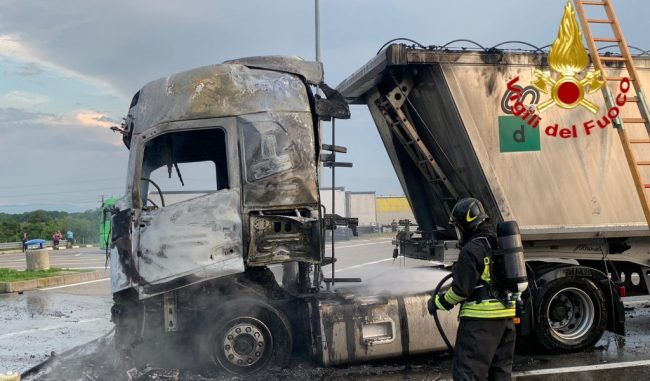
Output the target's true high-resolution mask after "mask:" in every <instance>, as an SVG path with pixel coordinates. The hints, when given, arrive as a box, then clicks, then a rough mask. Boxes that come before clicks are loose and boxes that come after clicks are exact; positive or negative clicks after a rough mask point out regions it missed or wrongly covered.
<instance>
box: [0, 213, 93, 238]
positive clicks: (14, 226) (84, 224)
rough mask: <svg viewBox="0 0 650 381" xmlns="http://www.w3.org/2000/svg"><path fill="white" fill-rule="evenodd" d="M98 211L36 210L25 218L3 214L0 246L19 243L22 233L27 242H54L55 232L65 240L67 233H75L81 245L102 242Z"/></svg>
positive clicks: (24, 215)
mask: <svg viewBox="0 0 650 381" xmlns="http://www.w3.org/2000/svg"><path fill="white" fill-rule="evenodd" d="M100 216H101V211H100V210H99V209H95V210H86V211H85V212H81V213H67V212H59V211H46V210H35V211H33V212H26V213H22V214H7V213H0V242H19V241H21V240H22V237H23V233H27V238H28V239H35V238H40V239H45V240H50V239H52V234H54V232H55V231H57V230H58V231H60V232H61V234H62V236H63V238H64V239H65V233H66V232H67V231H68V230H72V232H74V238H75V241H76V242H78V243H97V242H99V223H100Z"/></svg>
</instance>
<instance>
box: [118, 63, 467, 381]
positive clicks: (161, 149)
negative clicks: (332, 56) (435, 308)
mask: <svg viewBox="0 0 650 381" xmlns="http://www.w3.org/2000/svg"><path fill="white" fill-rule="evenodd" d="M312 87H318V88H320V89H322V91H323V93H324V94H325V95H326V98H321V97H319V96H315V95H314V94H313V93H312ZM348 116H349V109H348V105H347V103H346V102H345V100H344V99H343V98H342V97H341V96H340V94H339V93H338V92H337V91H334V90H332V89H331V88H329V87H328V86H327V85H325V84H324V83H323V71H322V66H321V64H320V63H314V62H306V61H303V60H301V59H298V58H291V57H255V58H247V59H240V60H236V61H229V62H226V63H224V64H220V65H211V66H206V67H201V68H198V69H194V70H189V71H186V72H182V73H179V74H176V75H173V76H170V77H167V78H162V79H159V80H156V81H153V82H151V83H149V84H147V85H145V86H144V87H143V88H142V89H141V90H140V91H138V92H137V93H136V94H135V96H134V97H133V100H132V102H131V106H130V109H129V113H128V116H127V117H126V118H125V121H124V123H123V126H122V128H120V129H117V130H119V131H120V132H121V133H122V134H123V140H124V143H125V145H126V146H127V147H128V148H129V150H130V157H129V164H128V166H129V167H128V179H127V187H126V195H125V196H124V197H123V198H122V199H120V200H118V202H117V203H116V204H115V207H114V208H113V209H112V232H111V237H112V244H111V247H110V252H109V255H110V264H111V286H112V291H113V295H114V305H113V307H112V311H111V315H112V320H113V322H114V324H115V326H116V344H117V345H118V346H119V348H120V349H121V350H122V351H123V353H124V356H125V358H127V359H129V361H132V362H133V363H134V364H135V365H136V366H137V365H143V364H145V363H150V362H151V363H152V364H155V361H158V363H163V364H164V365H171V364H172V363H173V361H181V364H183V365H187V364H188V363H189V361H192V360H195V361H196V362H198V364H197V365H198V366H200V367H202V368H204V369H206V368H207V369H210V368H211V369H225V370H227V371H229V372H231V373H235V374H249V373H253V372H256V371H260V370H261V369H265V368H266V367H268V366H269V365H281V364H283V363H285V362H286V361H287V359H288V358H289V357H290V356H291V355H292V354H306V355H307V356H308V357H310V358H311V359H314V360H316V361H317V362H318V363H320V364H322V365H335V364H345V363H352V362H360V361H366V360H372V359H379V358H386V357H395V356H402V355H408V354H417V353H423V352H428V351H436V350H443V349H445V348H446V346H445V343H444V342H443V340H442V338H441V337H440V335H438V334H437V332H438V331H437V330H436V326H435V325H434V322H433V319H432V318H431V316H429V315H428V313H427V310H426V302H427V300H428V298H429V295H428V294H427V293H425V292H423V293H419V294H413V295H403V296H371V297H368V296H363V297H362V296H358V295H351V294H346V295H342V294H341V293H337V292H328V291H326V290H321V284H322V283H323V276H322V275H323V272H322V271H321V266H325V265H328V264H330V263H331V262H332V259H331V258H328V257H325V256H324V252H325V244H324V239H323V237H324V232H325V229H326V228H330V229H331V228H333V227H336V225H337V224H347V223H349V224H352V225H353V221H346V220H345V219H342V218H338V217H337V216H331V217H330V218H326V213H327V211H325V210H323V209H324V208H323V207H322V206H321V200H320V199H319V192H318V175H317V173H318V170H317V169H318V166H319V164H320V158H321V156H320V150H321V144H320V142H319V136H320V132H319V130H318V128H319V120H320V119H322V120H327V119H330V118H347V117H348ZM323 148H328V149H330V150H337V149H338V147H331V146H323ZM196 179H198V180H199V184H200V186H201V187H202V188H200V189H203V191H197V188H194V189H192V191H190V192H186V193H185V194H183V192H176V193H173V192H168V190H169V184H170V181H173V182H175V183H181V184H183V183H185V182H187V183H188V186H189V183H190V182H191V181H192V180H196ZM165 188H167V189H165ZM172 196H173V197H172ZM183 196H184V197H183ZM274 264H283V266H284V267H285V268H284V276H283V277H282V282H280V283H282V286H280V285H279V284H278V282H277V281H276V280H275V278H274V275H273V273H272V272H271V271H270V270H269V268H268V266H270V265H274ZM433 285H434V284H432V286H431V288H433ZM442 319H443V322H442V324H443V326H444V327H446V328H447V329H448V331H449V334H450V336H452V337H451V340H453V339H454V338H453V336H454V335H455V325H456V321H455V318H453V317H451V315H450V316H443V317H442ZM167 349H168V350H167ZM153 357H157V359H153Z"/></svg>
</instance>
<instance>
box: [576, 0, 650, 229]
mask: <svg viewBox="0 0 650 381" xmlns="http://www.w3.org/2000/svg"><path fill="white" fill-rule="evenodd" d="M573 2H574V4H575V8H576V12H577V14H578V18H579V19H580V23H581V24H582V30H583V32H584V34H585V39H586V40H587V44H588V46H589V51H590V53H591V60H592V61H593V64H594V66H595V67H596V69H597V70H600V73H601V75H602V78H603V80H604V81H605V83H606V84H607V83H610V82H620V81H622V80H624V78H625V76H624V75H623V76H611V77H610V76H608V75H607V71H606V69H607V67H606V66H603V62H620V63H622V64H623V65H624V68H625V70H627V73H628V78H629V80H630V82H631V84H632V87H633V88H634V90H635V91H636V96H635V97H629V96H628V97H627V100H626V103H633V104H634V105H635V106H632V105H629V106H632V107H635V108H636V109H638V113H639V117H636V118H629V117H628V118H620V117H619V118H616V120H613V121H612V124H613V126H614V127H615V128H616V130H617V131H618V136H619V138H620V139H621V144H622V145H623V151H624V152H625V158H626V159H627V163H628V166H629V168H630V172H631V174H632V178H633V180H634V184H635V186H636V190H637V194H638V196H639V200H640V201H641V206H642V208H643V213H644V215H645V219H646V223H647V224H648V226H650V203H649V200H648V194H647V192H646V189H648V188H650V180H648V182H645V181H644V180H643V176H642V171H641V170H640V168H641V167H644V166H645V167H648V166H650V161H648V160H637V159H636V157H637V156H638V155H636V154H635V152H636V153H639V152H640V150H641V149H644V150H645V151H646V152H647V151H648V150H650V123H649V120H650V118H649V116H650V112H649V111H648V104H647V102H646V99H645V96H644V93H643V90H642V89H641V82H640V81H639V76H638V73H637V70H636V68H635V66H634V61H633V60H632V55H631V54H630V49H629V47H628V45H627V43H626V42H625V38H624V37H623V31H622V30H621V26H620V24H619V22H618V19H617V18H616V15H615V14H614V8H613V7H612V4H611V1H610V0H603V1H579V0H574V1H573ZM597 8H599V9H600V10H603V9H604V11H605V14H606V17H607V18H606V19H595V18H589V17H588V16H587V11H592V13H593V12H597V11H598V9H597ZM601 13H602V12H601ZM594 24H603V25H610V26H611V30H612V32H613V36H612V35H610V36H596V37H594V35H593V33H592V25H594ZM598 42H611V43H614V44H616V45H618V48H619V49H620V53H621V55H620V56H611V55H601V54H600V53H599V50H598V46H597V43H598ZM618 67H619V66H618V65H617V68H618ZM602 92H603V96H604V97H605V103H606V105H607V108H608V109H609V108H611V107H613V106H615V105H616V102H615V100H614V98H613V96H612V94H611V92H610V90H609V88H608V87H607V86H603V88H602ZM625 106H626V109H627V108H628V107H629V106H628V105H627V104H626V105H625ZM626 126H629V127H630V128H641V127H645V130H646V132H647V138H644V139H630V138H629V137H628V134H627V130H626V129H625V127H626Z"/></svg>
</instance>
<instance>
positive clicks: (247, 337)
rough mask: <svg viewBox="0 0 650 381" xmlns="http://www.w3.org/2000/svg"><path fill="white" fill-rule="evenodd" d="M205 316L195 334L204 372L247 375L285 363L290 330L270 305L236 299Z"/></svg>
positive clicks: (287, 323)
mask: <svg viewBox="0 0 650 381" xmlns="http://www.w3.org/2000/svg"><path fill="white" fill-rule="evenodd" d="M206 316H207V318H206V319H205V320H204V322H203V324H202V328H201V330H200V332H199V341H200V345H199V348H200V353H199V356H200V358H201V359H202V363H203V366H204V368H206V370H209V371H213V372H214V371H217V372H218V371H220V370H226V371H227V372H229V373H232V374H236V375H250V374H254V373H257V372H259V371H261V370H264V369H268V368H269V367H270V366H279V367H281V366H284V365H285V364H286V363H287V362H288V360H289V357H290V355H291V349H292V334H291V327H290V325H289V321H288V320H287V318H286V317H285V316H284V314H283V313H282V312H281V311H280V310H278V309H276V308H275V307H273V306H271V305H270V304H268V303H266V302H263V301H261V300H256V299H240V300H235V301H232V302H229V303H226V304H225V305H223V306H221V307H220V308H218V310H217V311H215V312H214V313H213V314H207V315H206Z"/></svg>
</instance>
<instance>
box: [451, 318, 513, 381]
mask: <svg viewBox="0 0 650 381" xmlns="http://www.w3.org/2000/svg"><path fill="white" fill-rule="evenodd" d="M515 337H516V333H515V325H514V323H513V322H512V319H461V320H460V325H459V326H458V332H457V335H456V348H455V350H454V362H453V376H454V381H475V380H485V379H486V378H487V379H488V380H510V379H511V373H512V359H513V356H514V351H515Z"/></svg>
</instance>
